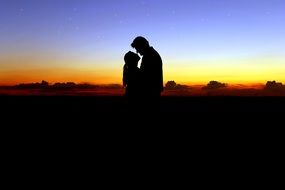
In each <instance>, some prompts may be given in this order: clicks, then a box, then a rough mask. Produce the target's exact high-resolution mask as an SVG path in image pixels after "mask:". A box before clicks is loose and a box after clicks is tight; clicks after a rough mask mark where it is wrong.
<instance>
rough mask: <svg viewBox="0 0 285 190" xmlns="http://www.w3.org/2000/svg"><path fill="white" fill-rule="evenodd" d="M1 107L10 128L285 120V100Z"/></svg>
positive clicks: (79, 100) (44, 101) (43, 102)
mask: <svg viewBox="0 0 285 190" xmlns="http://www.w3.org/2000/svg"><path fill="white" fill-rule="evenodd" d="M0 105H1V117H2V118H3V119H4V120H7V119H8V123H7V124H8V125H9V124H11V123H13V122H20V123H21V122H22V123H23V124H25V123H30V124H36V125H44V124H47V123H52V124H54V125H56V124H60V125H61V126H66V125H69V124H78V126H81V127H87V126H90V127H91V126H93V127H95V126H98V125H101V126H102V125H107V124H112V126H113V127H115V126H116V127H119V126H122V125H123V126H124V124H126V125H125V126H128V127H129V126H131V127H137V126H140V125H144V127H150V125H152V123H154V124H155V123H157V125H155V126H156V127H166V124H167V125H169V124H173V126H172V127H173V128H180V127H182V126H189V127H190V126H194V125H195V126H200V125H202V124H205V125H206V126H216V127H218V126H232V125H246V124H251V125H252V126H253V125H255V124H266V123H268V124H270V125H271V126H272V127H273V126H276V125H277V123H278V122H279V123H280V125H281V124H283V123H284V121H285V118H283V115H284V114H283V113H284V108H285V97H162V98H161V100H160V102H147V101H144V102H141V103H139V102H135V103H132V104H130V103H129V102H128V101H127V100H126V99H125V98H124V97H120V96H115V97H104V96H101V97H100V96H99V97H95V96H86V97H84V96H2V97H0ZM155 126H152V127H155ZM169 127H171V126H169Z"/></svg>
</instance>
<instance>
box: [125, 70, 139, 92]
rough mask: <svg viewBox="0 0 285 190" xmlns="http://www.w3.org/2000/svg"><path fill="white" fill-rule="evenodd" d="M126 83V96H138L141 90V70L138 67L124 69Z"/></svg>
mask: <svg viewBox="0 0 285 190" xmlns="http://www.w3.org/2000/svg"><path fill="white" fill-rule="evenodd" d="M123 80H124V83H125V85H126V91H125V93H126V96H127V97H128V98H136V97H138V96H139V95H140V90H141V72H140V69H139V68H138V67H130V68H127V69H124V79H123Z"/></svg>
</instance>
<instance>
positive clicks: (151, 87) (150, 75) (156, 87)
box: [131, 36, 163, 99]
mask: <svg viewBox="0 0 285 190" xmlns="http://www.w3.org/2000/svg"><path fill="white" fill-rule="evenodd" d="M131 46H132V47H133V48H135V49H136V51H137V52H138V53H139V54H140V55H142V56H143V57H142V61H141V66H140V71H141V82H142V92H143V95H145V98H151V99H153V98H154V99H156V98H159V97H160V94H161V92H162V91H163V70H162V59H161V57H160V55H159V53H158V52H157V51H156V50H155V49H154V48H153V47H151V46H150V45H149V42H148V41H147V39H145V38H144V37H142V36H138V37H136V38H135V39H134V41H133V42H132V44H131Z"/></svg>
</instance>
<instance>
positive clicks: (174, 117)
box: [0, 96, 285, 183]
mask: <svg viewBox="0 0 285 190" xmlns="http://www.w3.org/2000/svg"><path fill="white" fill-rule="evenodd" d="M0 105H1V114H0V116H1V140H2V153H3V154H2V155H3V158H5V162H3V163H10V164H9V165H8V166H9V170H11V167H13V168H16V169H19V168H20V169H22V171H23V174H21V175H23V176H24V175H26V172H25V171H30V170H31V166H32V167H33V170H32V171H34V173H35V174H37V173H38V172H46V171H50V172H51V173H53V174H52V175H59V176H60V175H61V174H60V173H58V174H57V173H56V172H55V171H58V170H59V169H60V168H62V170H63V171H64V173H71V174H72V175H74V174H73V173H72V171H75V170H76V169H78V168H80V169H82V168H84V169H87V170H89V169H90V168H93V169H91V170H92V173H93V172H94V171H97V170H98V167H102V171H104V172H107V173H108V172H109V171H113V170H117V173H116V176H120V175H121V171H125V168H126V166H128V167H131V168H133V169H134V170H135V171H145V172H147V173H151V172H150V171H152V170H153V169H155V168H157V169H158V168H159V169H158V170H159V171H160V172H162V173H165V174H167V175H170V173H172V175H176V173H177V172H174V173H173V172H170V171H172V170H174V171H175V170H178V171H179V170H180V169H181V170H185V172H187V173H188V172H190V173H191V172H192V173H194V174H195V176H199V175H200V173H201V174H205V171H207V172H206V173H207V174H209V175H210V176H211V177H210V178H212V177H213V176H217V172H222V173H224V176H225V177H228V178H231V175H229V176H228V174H229V173H235V174H237V173H238V172H241V173H242V175H241V176H248V179H250V180H251V177H252V176H251V172H249V173H248V172H247V171H250V170H252V171H254V173H259V175H262V176H265V174H270V175H272V173H274V172H273V171H271V169H272V168H279V167H280V164H281V163H282V162H283V161H282V162H280V161H281V160H283V159H282V156H281V155H282V152H283V151H282V150H283V149H284V147H283V144H284V140H283V139H284V132H283V128H284V126H285V125H284V122H285V119H284V111H283V109H284V107H285V98H284V97H283V98H281V97H162V99H161V102H160V104H158V105H155V104H154V103H151V104H149V103H148V102H143V104H135V106H133V107H132V106H130V105H128V103H127V101H126V100H125V99H124V98H123V97H82V96H81V97H74V96H46V97H44V96H2V97H0ZM6 165H7V164H6ZM94 167H95V169H94ZM134 167H135V168H134ZM189 167H190V168H189ZM106 168H108V169H107V170H106ZM187 168H188V169H187ZM267 170H270V172H266V171H267ZM12 171H13V170H12ZM100 171H101V170H100ZM209 172H210V173H209ZM129 173H130V174H133V172H132V171H129ZM178 173H180V171H179V172H178ZM183 173H184V172H183ZM277 173H279V172H277ZM80 175H81V173H80ZM148 175H149V174H148ZM153 175H155V174H153ZM181 175H182V174H181ZM184 177H185V176H184ZM59 179H61V178H59ZM154 179H156V178H154ZM222 179H223V180H222V181H224V179H225V178H224V177H223V178H222ZM237 179H238V180H239V178H237ZM223 183H224V182H223Z"/></svg>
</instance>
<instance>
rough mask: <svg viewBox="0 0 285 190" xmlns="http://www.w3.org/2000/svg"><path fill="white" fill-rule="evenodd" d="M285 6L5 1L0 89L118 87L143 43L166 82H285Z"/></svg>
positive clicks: (1, 3)
mask: <svg viewBox="0 0 285 190" xmlns="http://www.w3.org/2000/svg"><path fill="white" fill-rule="evenodd" d="M284 10H285V0H141V1H140V0H137V1H135V0H0V84H15V83H20V82H37V81H41V80H47V81H49V82H66V81H74V82H90V83H121V77H122V67H123V64H124V62H123V56H124V54H125V53H126V52H127V51H130V50H132V51H134V49H132V48H131V46H130V43H131V42H132V40H133V39H134V38H135V37H136V36H138V35H142V36H145V37H146V38H147V39H148V40H149V42H150V44H151V45H152V46H153V47H154V48H155V49H156V50H157V51H158V52H159V53H160V54H161V56H162V59H163V62H164V81H165V82H166V81H168V80H175V81H176V82H179V83H191V84H198V83H199V84H200V83H202V84H204V83H207V82H208V81H210V80H219V81H221V82H226V83H243V84H247V83H265V82H266V81H267V80H277V81H280V82H283V83H285V11H284Z"/></svg>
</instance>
